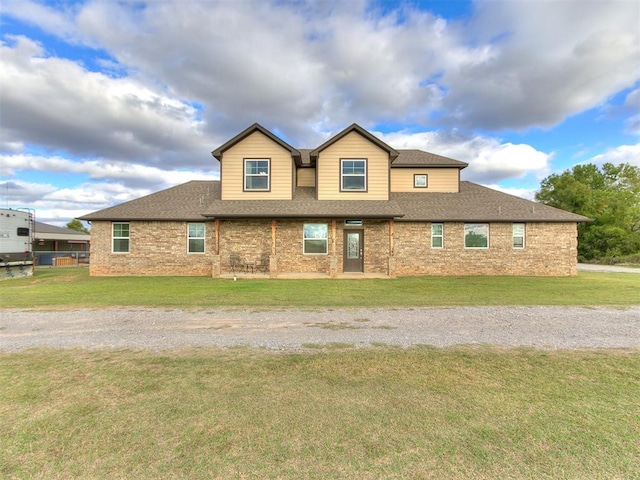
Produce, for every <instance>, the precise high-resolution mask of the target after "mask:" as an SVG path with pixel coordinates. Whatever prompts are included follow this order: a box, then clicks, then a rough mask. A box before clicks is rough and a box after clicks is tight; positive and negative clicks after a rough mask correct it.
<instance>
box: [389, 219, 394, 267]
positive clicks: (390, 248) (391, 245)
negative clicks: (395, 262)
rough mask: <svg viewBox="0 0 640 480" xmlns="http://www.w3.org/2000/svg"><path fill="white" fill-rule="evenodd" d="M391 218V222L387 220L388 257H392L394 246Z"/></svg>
mask: <svg viewBox="0 0 640 480" xmlns="http://www.w3.org/2000/svg"><path fill="white" fill-rule="evenodd" d="M393 235H394V232H393V218H392V219H391V220H389V256H391V257H393V249H394V245H393Z"/></svg>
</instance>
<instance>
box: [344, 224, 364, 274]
mask: <svg viewBox="0 0 640 480" xmlns="http://www.w3.org/2000/svg"><path fill="white" fill-rule="evenodd" d="M343 270H344V271H345V272H364V230H345V231H344V260H343Z"/></svg>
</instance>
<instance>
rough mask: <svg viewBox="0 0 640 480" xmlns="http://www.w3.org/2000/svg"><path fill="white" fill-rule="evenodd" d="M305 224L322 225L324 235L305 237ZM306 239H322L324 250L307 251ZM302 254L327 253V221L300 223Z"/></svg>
mask: <svg viewBox="0 0 640 480" xmlns="http://www.w3.org/2000/svg"><path fill="white" fill-rule="evenodd" d="M307 225H323V226H324V227H325V232H326V236H325V237H324V238H322V237H306V236H305V227H306V226H307ZM307 240H324V242H325V249H324V250H325V251H324V252H307V248H306V247H307V242H306V241H307ZM302 254H303V255H329V224H328V223H311V222H309V223H303V224H302Z"/></svg>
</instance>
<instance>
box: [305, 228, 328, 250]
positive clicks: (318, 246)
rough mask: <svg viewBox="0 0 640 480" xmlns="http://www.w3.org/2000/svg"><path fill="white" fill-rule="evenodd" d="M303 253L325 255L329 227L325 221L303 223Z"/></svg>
mask: <svg viewBox="0 0 640 480" xmlns="http://www.w3.org/2000/svg"><path fill="white" fill-rule="evenodd" d="M302 237H303V247H302V248H303V253H304V254H305V255H309V254H314V255H326V254H327V244H328V239H329V227H328V225H327V224H326V223H305V224H304V225H303V233H302Z"/></svg>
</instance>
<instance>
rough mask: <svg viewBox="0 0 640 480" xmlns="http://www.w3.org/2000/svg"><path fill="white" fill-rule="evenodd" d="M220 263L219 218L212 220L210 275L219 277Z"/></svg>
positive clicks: (220, 271)
mask: <svg viewBox="0 0 640 480" xmlns="http://www.w3.org/2000/svg"><path fill="white" fill-rule="evenodd" d="M221 273H222V265H221V261H220V220H219V219H217V218H216V219H215V221H214V222H213V258H212V259H211V276H212V277H214V278H217V277H220V274H221Z"/></svg>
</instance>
